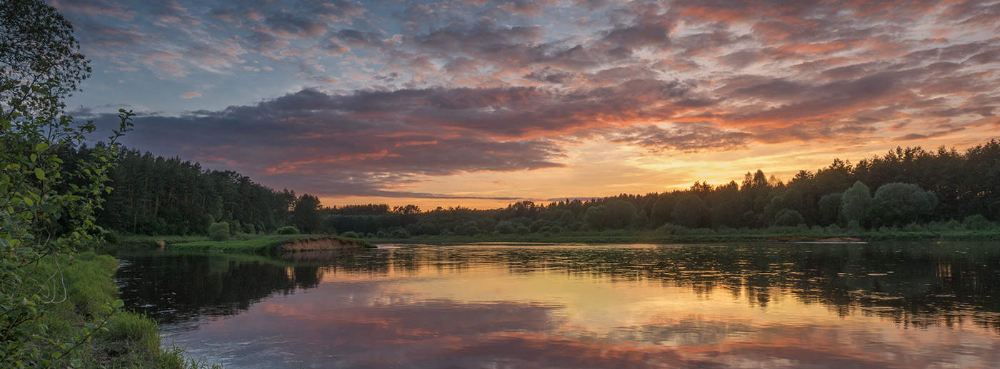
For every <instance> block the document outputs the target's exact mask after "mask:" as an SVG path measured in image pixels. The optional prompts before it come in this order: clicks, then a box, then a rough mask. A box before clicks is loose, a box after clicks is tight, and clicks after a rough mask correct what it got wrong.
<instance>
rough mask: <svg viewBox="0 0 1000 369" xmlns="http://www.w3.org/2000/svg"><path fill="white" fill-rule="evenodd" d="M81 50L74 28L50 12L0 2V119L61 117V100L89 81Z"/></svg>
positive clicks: (32, 3)
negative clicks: (82, 83) (18, 116)
mask: <svg viewBox="0 0 1000 369" xmlns="http://www.w3.org/2000/svg"><path fill="white" fill-rule="evenodd" d="M79 49H80V43H79V42H77V40H76V38H75V37H73V26H72V25H71V24H70V23H69V21H67V20H66V19H65V18H63V17H62V15H60V14H59V13H58V12H56V10H55V9H54V8H52V7H51V6H48V5H46V4H45V3H43V2H41V1H37V0H4V1H3V2H0V119H5V120H7V121H13V120H15V115H20V116H22V117H47V118H54V117H56V116H57V115H59V113H60V112H61V111H62V109H63V107H64V103H63V99H64V98H65V97H67V96H69V94H70V93H72V92H73V91H76V88H77V86H78V85H79V84H80V83H81V82H83V80H85V79H87V77H88V76H90V62H89V61H88V60H87V58H85V57H84V56H83V54H81V53H80V51H79ZM5 131H7V129H3V130H2V131H0V132H5Z"/></svg>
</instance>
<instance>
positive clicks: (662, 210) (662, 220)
mask: <svg viewBox="0 0 1000 369" xmlns="http://www.w3.org/2000/svg"><path fill="white" fill-rule="evenodd" d="M675 203H676V198H675V197H674V196H673V194H666V193H665V194H662V195H660V196H658V197H657V199H656V202H654V203H653V209H652V211H650V214H649V220H650V221H651V222H653V226H654V227H659V226H661V225H664V224H666V223H669V222H670V221H671V220H672V219H673V215H672V213H673V212H674V204H675Z"/></svg>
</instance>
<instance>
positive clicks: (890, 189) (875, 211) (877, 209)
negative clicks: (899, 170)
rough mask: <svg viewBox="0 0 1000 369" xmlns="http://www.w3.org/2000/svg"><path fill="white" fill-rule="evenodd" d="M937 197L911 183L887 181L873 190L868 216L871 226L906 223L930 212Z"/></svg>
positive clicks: (935, 203)
mask: <svg viewBox="0 0 1000 369" xmlns="http://www.w3.org/2000/svg"><path fill="white" fill-rule="evenodd" d="M937 203H938V199H937V196H936V195H934V193H933V192H931V191H924V190H923V189H921V188H920V186H917V185H915V184H912V183H888V184H884V185H882V186H881V187H879V188H878V190H876V191H875V197H873V198H872V202H871V207H870V208H869V209H868V217H869V219H870V220H871V224H872V226H873V227H879V226H883V225H906V224H910V223H913V222H916V221H918V220H919V219H920V217H921V216H923V215H927V214H930V212H931V211H933V210H934V207H936V206H937Z"/></svg>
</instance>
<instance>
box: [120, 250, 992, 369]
mask: <svg viewBox="0 0 1000 369" xmlns="http://www.w3.org/2000/svg"><path fill="white" fill-rule="evenodd" d="M121 257H122V258H123V259H124V261H125V262H124V263H123V267H122V268H121V269H120V271H119V273H118V276H119V281H120V284H121V287H122V294H123V298H124V300H125V302H126V305H128V306H130V307H131V308H133V309H138V310H143V311H146V312H147V313H149V314H150V315H152V316H154V317H155V318H156V319H157V320H158V321H159V322H160V323H161V328H162V330H163V335H164V342H165V343H167V344H169V343H171V342H172V343H174V344H176V345H178V346H181V347H186V348H187V349H188V351H189V355H190V356H192V357H195V358H199V359H202V360H206V361H209V362H219V363H223V364H225V365H226V366H227V367H229V368H328V367H336V368H391V367H399V368H661V367H691V368H751V367H753V368H783V367H787V368H884V367H891V368H956V367H959V368H976V367H979V368H997V367H1000V295H998V292H1000V244H976V243H952V244H901V245H816V244H791V245H763V244H756V245H684V246H653V245H628V246H509V245H508V246H503V245H470V246H453V247H440V246H434V247H431V246H398V247H395V246H382V247H380V248H379V249H378V250H365V251H356V252H344V253H340V254H333V253H326V254H296V255H295V257H296V258H298V260H280V259H266V258H262V257H252V256H225V255H218V254H211V255H204V254H201V255H178V254H147V255H125V256H121Z"/></svg>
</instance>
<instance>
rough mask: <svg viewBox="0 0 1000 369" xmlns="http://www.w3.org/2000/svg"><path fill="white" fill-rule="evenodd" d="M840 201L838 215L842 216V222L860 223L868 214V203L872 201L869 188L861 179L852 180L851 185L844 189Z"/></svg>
mask: <svg viewBox="0 0 1000 369" xmlns="http://www.w3.org/2000/svg"><path fill="white" fill-rule="evenodd" d="M841 201H842V202H843V203H842V204H841V207H840V216H841V217H843V218H844V222H845V223H850V222H857V223H858V224H862V223H864V219H865V216H866V215H867V214H868V205H870V204H871V202H872V194H871V190H869V189H868V186H865V184H864V183H861V181H857V182H854V185H853V186H851V187H850V188H848V189H847V190H846V191H844V196H843V197H842V198H841Z"/></svg>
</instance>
